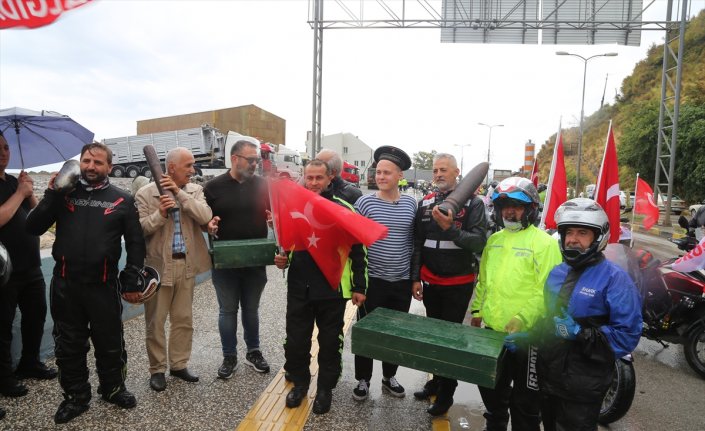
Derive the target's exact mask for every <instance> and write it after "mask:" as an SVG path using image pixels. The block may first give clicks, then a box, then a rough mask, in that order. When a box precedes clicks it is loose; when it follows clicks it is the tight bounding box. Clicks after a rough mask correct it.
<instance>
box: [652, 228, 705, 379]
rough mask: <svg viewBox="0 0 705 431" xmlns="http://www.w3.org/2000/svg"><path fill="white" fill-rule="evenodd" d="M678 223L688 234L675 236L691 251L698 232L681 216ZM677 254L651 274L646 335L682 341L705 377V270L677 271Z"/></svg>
mask: <svg viewBox="0 0 705 431" xmlns="http://www.w3.org/2000/svg"><path fill="white" fill-rule="evenodd" d="M678 224H679V225H680V226H681V227H683V228H684V229H686V230H687V231H688V233H687V234H686V236H685V237H683V238H681V239H677V240H672V242H674V243H675V244H676V245H677V246H678V248H679V249H680V250H683V251H685V252H688V251H690V250H692V249H693V248H695V247H696V246H697V245H698V241H697V240H696V239H695V233H694V231H693V230H692V229H690V230H689V229H688V222H687V220H686V219H685V217H683V216H681V217H680V219H679V220H678ZM675 260H676V258H673V259H668V260H667V261H665V262H662V263H661V264H660V265H658V266H657V268H658V273H657V275H660V276H661V277H660V279H659V277H652V278H651V279H650V280H649V283H648V290H647V292H646V293H647V296H646V297H645V298H644V300H645V303H644V311H645V313H644V336H645V337H647V338H649V339H651V340H655V341H657V342H659V343H661V344H662V345H663V346H664V347H668V345H667V344H665V342H668V343H675V344H682V345H683V352H684V353H685V359H686V361H687V362H688V365H690V367H691V368H692V369H693V370H694V371H695V372H696V373H698V374H699V375H700V376H701V377H703V378H705V271H703V270H702V269H701V270H697V271H693V272H679V271H674V270H673V268H672V267H671V265H672V264H673V262H675Z"/></svg>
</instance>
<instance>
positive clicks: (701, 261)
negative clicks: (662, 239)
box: [671, 238, 705, 272]
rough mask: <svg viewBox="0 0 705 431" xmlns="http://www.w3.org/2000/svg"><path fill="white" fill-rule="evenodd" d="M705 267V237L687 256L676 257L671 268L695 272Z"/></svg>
mask: <svg viewBox="0 0 705 431" xmlns="http://www.w3.org/2000/svg"><path fill="white" fill-rule="evenodd" d="M703 268H705V238H703V239H701V240H700V243H698V245H697V246H695V248H694V249H692V250H690V251H689V252H688V254H686V255H685V256H681V257H679V258H678V259H676V261H675V262H673V264H672V265H671V269H673V270H674V271H678V272H693V271H697V270H699V269H703Z"/></svg>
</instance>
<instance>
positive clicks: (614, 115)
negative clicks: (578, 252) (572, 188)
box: [537, 11, 705, 203]
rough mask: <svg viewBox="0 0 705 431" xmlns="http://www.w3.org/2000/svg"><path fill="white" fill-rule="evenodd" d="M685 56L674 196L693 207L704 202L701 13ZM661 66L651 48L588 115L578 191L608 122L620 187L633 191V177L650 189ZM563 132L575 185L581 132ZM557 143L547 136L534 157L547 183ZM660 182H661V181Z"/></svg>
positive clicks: (591, 170) (595, 161)
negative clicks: (615, 92)
mask: <svg viewBox="0 0 705 431" xmlns="http://www.w3.org/2000/svg"><path fill="white" fill-rule="evenodd" d="M675 48H677V45H676V46H675ZM675 48H674V49H675ZM683 56H684V58H683V79H682V87H681V107H680V119H679V124H678V141H677V150H676V170H675V174H674V187H675V193H676V194H678V195H680V196H681V197H682V198H684V199H685V200H686V201H688V202H691V203H694V202H699V201H701V200H703V199H705V187H703V184H705V11H701V12H700V14H699V15H698V16H697V17H696V18H694V19H692V20H691V21H690V22H689V23H688V26H687V30H686V35H685V51H684V54H683ZM662 67H663V45H653V46H652V47H651V48H650V49H649V51H648V55H647V57H646V58H645V59H643V60H642V61H640V62H639V63H638V64H637V65H636V67H635V68H634V72H633V73H632V74H631V75H630V76H629V77H627V78H625V79H624V81H623V82H622V86H621V94H620V95H619V96H618V97H617V100H616V102H615V104H614V105H606V106H604V107H603V108H601V109H600V110H599V111H597V112H595V113H593V114H592V115H590V116H586V118H585V123H584V135H583V163H582V166H581V183H582V184H581V186H584V185H585V184H590V183H594V182H595V181H596V178H597V174H598V171H599V168H600V163H601V162H602V154H603V151H604V145H605V137H606V136H607V127H608V125H609V121H610V119H612V120H613V128H614V133H615V139H616V141H617V153H618V155H619V166H620V168H619V178H620V182H621V184H620V186H621V188H622V189H623V190H627V189H630V190H631V189H633V188H634V181H635V177H636V173H637V172H639V173H640V175H641V177H642V178H644V179H645V180H646V181H647V182H648V183H649V184H652V185H653V182H654V175H655V167H656V142H657V139H658V130H657V129H658V117H659V102H660V99H661V70H662ZM562 133H563V144H564V148H565V156H566V162H565V163H566V174H567V176H568V184H569V185H574V184H575V168H576V166H575V164H576V153H577V143H578V135H579V130H578V127H573V128H569V129H564V130H563V131H562ZM555 139H556V136H555V135H553V136H551V137H550V139H549V140H548V141H547V145H544V146H543V147H542V148H541V150H540V151H539V153H538V155H537V157H538V161H539V169H540V178H541V179H542V181H543V180H546V179H547V178H548V173H549V170H550V166H551V157H552V154H553V146H554V142H555ZM661 179H662V181H665V180H664V179H663V176H662V177H661Z"/></svg>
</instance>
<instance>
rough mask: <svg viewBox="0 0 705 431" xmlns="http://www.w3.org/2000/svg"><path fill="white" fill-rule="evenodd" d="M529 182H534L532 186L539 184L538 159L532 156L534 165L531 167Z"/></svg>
mask: <svg viewBox="0 0 705 431" xmlns="http://www.w3.org/2000/svg"><path fill="white" fill-rule="evenodd" d="M531 182H532V183H534V187H538V186H539V160H538V159H536V158H534V167H533V168H531Z"/></svg>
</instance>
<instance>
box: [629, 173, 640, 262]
mask: <svg viewBox="0 0 705 431" xmlns="http://www.w3.org/2000/svg"><path fill="white" fill-rule="evenodd" d="M638 188H639V172H637V173H636V184H634V202H632V225H631V229H632V237H631V239H630V240H629V248H632V246H633V245H634V219H635V218H636V197H637V194H636V192H637V189H638Z"/></svg>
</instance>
